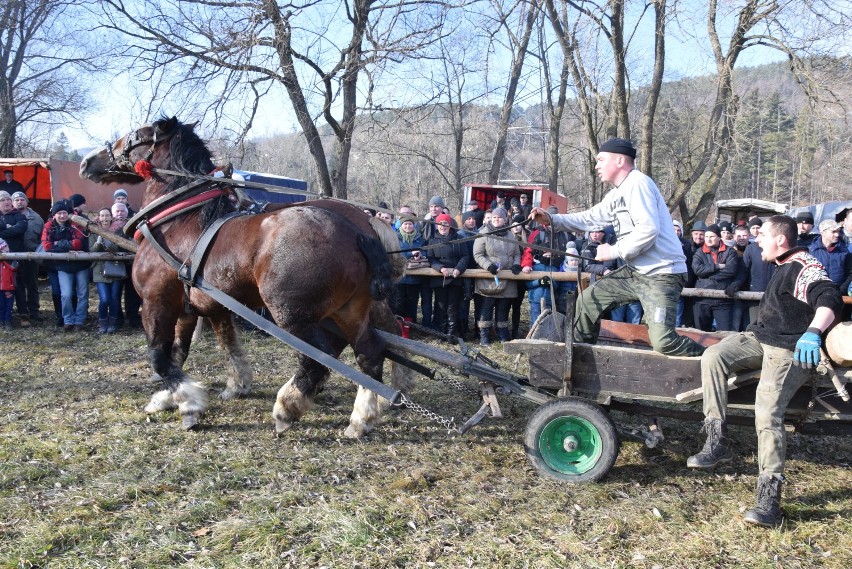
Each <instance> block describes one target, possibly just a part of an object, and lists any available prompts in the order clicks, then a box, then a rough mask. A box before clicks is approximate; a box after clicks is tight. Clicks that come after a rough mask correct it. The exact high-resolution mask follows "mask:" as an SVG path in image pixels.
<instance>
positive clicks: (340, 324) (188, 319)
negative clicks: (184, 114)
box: [80, 117, 406, 437]
mask: <svg viewBox="0 0 852 569" xmlns="http://www.w3.org/2000/svg"><path fill="white" fill-rule="evenodd" d="M193 126H194V125H187V124H182V123H180V122H179V121H178V120H177V119H176V118H174V117H172V118H171V119H165V118H164V119H160V120H157V121H155V122H154V123H152V124H149V125H146V126H143V127H141V128H139V129H138V130H136V131H133V132H130V133H128V134H127V135H125V136H124V137H123V138H121V139H119V140H117V141H116V142H114V143H112V144H109V143H107V145H106V146H105V147H104V148H101V149H96V150H93V151H92V152H90V153H89V154H88V155H87V156H86V157H85V158H84V159H83V161H82V163H81V164H80V176H81V177H83V178H88V179H90V180H93V181H95V182H103V183H107V182H119V183H138V182H139V181H140V179H142V176H140V175H139V174H137V173H136V171H135V166H136V165H137V163H140V164H143V165H147V164H150V166H152V167H153V168H154V169H155V170H154V174H153V175H152V176H151V178H150V180H149V181H148V184H147V187H146V189H145V194H144V197H143V206H145V205H147V204H149V203H151V202H152V201H154V200H155V199H157V198H158V197H160V196H162V195H165V194H166V193H168V192H170V191H173V190H176V189H178V188H181V187H184V186H185V185H186V184H188V183H189V182H190V181H192V180H193V179H194V178H195V176H197V175H199V174H201V175H206V174H208V173H209V172H211V171H212V170H213V168H214V165H213V163H212V161H211V155H210V152H209V151H208V149H207V148H206V146H205V145H204V143H203V141H202V140H201V139H200V138H199V137H198V136H197V135H196V134H195V132H194V131H193ZM156 169H162V170H171V171H176V172H180V173H182V174H185V176H178V175H166V174H161V173H158V172H157V170H156ZM141 171H142V172H143V173H145V172H144V169H141ZM222 186H224V184H223V185H222ZM228 188H230V186H228ZM236 203H237V200H236V199H235V196H234V195H233V192H232V190H230V189H228V190H227V193H225V194H224V195H221V196H220V197H217V198H214V199H212V200H211V201H209V202H208V203H206V204H205V205H203V206H202V207H201V208H199V209H195V210H192V211H189V212H187V213H183V214H181V215H179V216H178V217H175V218H173V219H170V220H169V221H166V222H165V223H163V224H162V225H159V226H158V227H156V228H155V229H153V230H152V232H153V235H154V236H155V237H156V238H157V240H158V241H159V242H160V243H161V244H162V245H163V246H164V247H165V248H166V249H167V250H168V251H171V253H172V254H173V255H174V256H175V257H176V258H177V259H179V260H181V261H183V260H184V259H186V258H187V257H189V256H190V254H191V251H192V248H193V246H194V245H195V243H196V241H197V240H198V238H199V236H200V235H201V233H202V231H203V229H204V228H205V227H207V226H208V225H209V224H210V223H212V222H213V221H215V219H217V218H219V217H221V216H222V215H224V214H226V213H228V212H231V211H233V210H234V209H235V208H236V205H235V204H236ZM359 236H362V237H360V238H359ZM383 243H384V244H385V245H384V247H383V245H382V244H383ZM397 246H398V241H397V239H396V236H395V234H394V233H393V230H392V229H390V228H389V227H388V226H387V225H386V224H384V223H382V222H381V221H378V220H375V221H373V220H371V219H370V218H368V217H367V216H365V215H364V213H363V212H362V211H361V210H360V209H358V208H356V207H354V206H351V205H349V204H346V203H343V202H339V201H334V200H316V201H309V202H304V203H302V204H297V205H295V206H293V207H288V208H286V209H280V210H278V211H275V212H272V213H264V214H257V215H244V216H239V217H236V218H235V219H232V220H230V221H228V222H227V223H226V224H225V225H224V227H222V229H221V230H220V231H219V233H218V234H217V235H216V237H215V240H214V242H213V244H212V245H211V246H210V248H209V250H208V253H207V257H206V262H205V264H204V266H203V269H202V270H201V271H200V273H199V274H200V275H201V276H202V277H203V278H204V279H205V280H206V281H207V282H208V283H210V284H211V285H212V286H214V287H216V288H218V289H219V290H221V291H223V292H224V293H225V294H228V295H230V296H231V297H233V298H235V299H236V300H238V301H239V302H241V303H243V304H245V305H246V306H248V307H250V308H259V307H261V306H266V307H267V309H269V311H270V313H271V314H272V317H273V318H274V320H275V323H276V324H277V325H278V326H280V327H281V328H283V329H284V330H287V331H288V332H290V333H291V334H293V335H295V336H297V337H298V338H301V339H302V340H304V341H306V342H308V343H310V344H311V345H313V346H315V347H317V348H320V349H321V350H323V351H324V352H326V353H328V354H330V355H332V356H334V357H338V356H339V355H340V353H341V352H342V351H343V349H344V348H345V347H346V346H347V345H350V346H352V349H353V351H354V353H355V356H356V361H357V362H358V366H359V367H360V368H361V370H362V371H363V372H364V373H365V374H367V375H369V376H371V377H373V378H374V379H376V380H379V381H381V377H382V367H383V363H384V355H383V351H384V343H383V342H382V341H381V340H380V339H379V337H378V335H377V334H376V333H375V332H374V330H373V326H376V327H378V328H380V329H383V330H386V331H390V332H395V333H398V329H397V327H396V324H395V321H394V319H393V314H392V313H391V311H390V309H389V308H388V305H387V302H385V301H383V300H379V299H381V298H382V297H385V296H387V294H388V293H389V292H390V290H391V288H392V286H391V284H392V279H393V278H395V277H396V276H398V275H399V274H400V273H401V272H402V259H401V257H400V255H398V254H396V255H387V254H386V251H387V250H394V249H396V248H397ZM133 284H134V286H135V287H136V290H137V291H138V292H139V294H140V296H141V297H142V299H143V305H142V319H143V325H144V328H145V332H146V334H147V338H148V360H149V363H150V365H151V368H152V370H153V372H154V376H153V378H152V379H153V380H154V381H156V382H162V383H163V388H162V389H161V390H159V391H158V392H156V393H155V394H154V395H153V397H152V398H151V401H150V403H149V404H148V405H147V406H146V407H145V410H146V412H149V413H153V412H157V411H162V410H167V409H173V408H175V407H177V409H178V410H179V411H180V414H181V416H182V418H183V425H184V427H185V428H193V427H194V426H195V425H196V424H197V423H198V421H199V418H200V417H201V415H202V414H203V413H204V411H205V410H206V409H207V394H206V389H205V388H204V387H203V386H201V385H199V384H198V383H196V382H194V381H192V380H191V379H190V378H189V377H188V376H187V375H186V374H185V373H184V372H183V370H182V368H183V364H184V362H185V360H186V358H187V355H188V353H189V347H190V342H191V340H192V332H193V330H194V328H195V325H196V322H197V320H198V316H204V317H207V318H209V319H210V322H211V325H212V328H213V330H214V332H215V334H216V336H217V339H218V341H219V344H220V345H221V346H222V348H223V350H224V351H225V353H226V354H227V357H228V359H229V361H230V364H231V367H232V370H231V371H232V374H231V376H230V377H229V379H228V381H227V386H226V388H225V390H224V391H223V392H222V393H221V394H220V397H221V398H222V399H231V398H233V397H239V396H243V395H246V394H247V393H248V391H249V388H250V386H251V383H252V371H251V366H250V365H249V363H248V362H247V360H246V356H245V353H244V351H243V349H242V346H241V345H240V343H239V341H238V339H237V336H236V333H235V329H234V324H233V320H232V317H231V314H230V312H229V311H228V310H227V309H225V308H224V307H223V306H221V305H220V304H218V303H216V302H215V301H213V300H212V299H211V298H210V297H208V296H207V295H205V294H204V293H202V292H200V291H199V290H197V289H191V292H190V295H189V304H190V306H191V308H192V310H191V311H187V310H186V309H185V305H184V302H185V290H184V286H183V283H182V282H181V281H180V280H178V278H177V274H176V271H175V270H174V269H173V268H171V267H170V266H169V265H168V264H167V263H166V262H165V261H164V260H163V259H162V258H161V257H160V255H159V254H158V253H157V251H156V250H155V249H154V248H153V247H152V246H151V244H150V243H149V242H148V240H143V241H142V243H141V245H140V247H139V250H138V252H137V254H136V260H135V261H134V264H133ZM329 322H330V323H332V324H333V325H332V326H328V325H326V326H323V325H322V324H321V323H325V324H328V323H329ZM330 328H331V329H336V332H334V333H332V332H329V329H330ZM393 368H394V369H393V373H392V381H393V382H394V383H395V384H397V385H399V386H401V384H402V382H403V381H405V380H406V377H405V375H404V374H405V371H404V368H403V369H401V368H402V366H396V365H394V366H393ZM328 375H329V370H328V368H326V367H325V366H323V365H321V364H319V363H317V362H315V361H314V360H312V359H310V358H308V357H307V356H304V355H303V354H299V356H298V367H297V369H296V370H295V373H294V374H293V376H292V378H291V379H290V380H289V381H288V382H287V383H286V384H285V385H284V386H283V387H281V389H280V390H279V391H278V395H277V398H276V402H275V406H274V407H273V410H272V417H273V419H274V420H275V430H276V432H277V433H280V432H282V431H284V430H286V429H288V428H289V427H290V426H292V424H293V423H294V422H295V421H298V420H299V419H300V418H301V417H302V416H303V415H304V414H305V412H306V411H307V410H308V409H309V408H310V406H311V403H312V401H313V399H314V396H315V395H316V394H317V392H318V390H319V389H320V388H321V387H322V385H323V384H324V382H325V381H326V380H327V378H328ZM380 412H381V409H380V404H379V401H378V398H377V396H376V395H375V393H373V392H371V391H368V390H366V389H364V388H360V387H359V390H358V395H357V397H356V400H355V406H354V409H353V411H352V416H351V419H350V424H349V426H348V428H347V429H346V435H347V436H350V437H359V436H361V435H363V434H365V433H367V432H369V431H370V430H371V429H372V428H373V427H374V426H375V423H376V421H377V420H378V418H379V416H380Z"/></svg>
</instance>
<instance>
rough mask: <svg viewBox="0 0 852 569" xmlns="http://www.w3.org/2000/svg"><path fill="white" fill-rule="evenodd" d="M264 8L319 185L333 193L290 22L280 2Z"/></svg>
mask: <svg viewBox="0 0 852 569" xmlns="http://www.w3.org/2000/svg"><path fill="white" fill-rule="evenodd" d="M264 9H265V11H266V15H267V17H269V19H270V21H272V25H273V27H274V29H275V41H276V43H275V50H276V52H277V53H278V59H279V68H280V71H281V76H282V78H283V81H282V82H283V83H284V87H285V88H286V89H287V94H288V95H289V97H290V103H291V104H292V105H293V110H294V111H295V113H296V120H298V121H299V126H301V127H302V132H303V133H304V135H305V140H306V141H307V143H308V150H309V151H310V153H311V158H312V159H313V161H314V167H315V168H316V172H317V180H318V181H319V184H320V193H321V194H322V195H323V196H326V197H332V196H333V195H334V192H333V187H332V184H331V176H329V172H328V163H327V162H326V157H325V149H324V148H323V146H322V140H320V135H319V131H318V130H317V127H316V125H315V124H314V121H313V120H312V119H311V114H310V112H309V111H308V103H307V101H306V100H305V96H304V93H303V92H302V86H301V85H300V84H299V77H298V76H297V75H296V67H295V65H294V61H293V50H292V46H291V43H290V42H291V39H292V36H291V29H290V23H289V22H288V21H287V20H285V19H284V18H282V16H281V13H280V12H279V10H278V3H277V2H274V1H273V0H264Z"/></svg>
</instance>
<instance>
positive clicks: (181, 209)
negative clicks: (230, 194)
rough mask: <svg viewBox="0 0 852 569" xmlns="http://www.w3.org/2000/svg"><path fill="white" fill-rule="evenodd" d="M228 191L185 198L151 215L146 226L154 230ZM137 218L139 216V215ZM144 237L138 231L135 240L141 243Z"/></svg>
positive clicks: (221, 189)
mask: <svg viewBox="0 0 852 569" xmlns="http://www.w3.org/2000/svg"><path fill="white" fill-rule="evenodd" d="M227 191H228V190H226V189H224V188H214V189H212V190H207V191H205V192H201V193H200V194H195V195H194V196H189V197H187V198H184V199H182V200H181V201H179V202H177V203H174V204H172V205H170V206H168V207H165V208H163V209H161V210H160V211H157V212H156V213H154V214H153V215H151V217H149V218H148V220H147V221H146V223H145V224H146V225H147V226H148V228H149V229H153V228H154V227H157V226H158V225H162V224H163V223H165V222H167V221H169V220H170V219H173V218H175V217H177V216H178V215H181V214H183V213H187V212H190V211H192V210H194V209H197V208H199V207H201V206H202V205H204V204H205V203H206V202H208V201H210V200H213V199H216V198H218V197H220V196H222V195H224V194H225V193H227ZM140 213H143V212H140ZM144 213H146V214H149V215H150V214H151V210H148V211H146V212H144ZM135 217H139V216H138V215H137V216H135ZM131 221H132V220H131ZM143 237H144V235H143V234H142V232H141V231H139V230H138V229H137V230H136V232H135V233H134V234H133V239H134V240H136V242H141V241H142V238H143Z"/></svg>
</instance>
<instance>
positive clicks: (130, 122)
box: [61, 14, 783, 149]
mask: <svg viewBox="0 0 852 569" xmlns="http://www.w3.org/2000/svg"><path fill="white" fill-rule="evenodd" d="M695 16H696V18H698V16H699V15H698V14H696V15H695ZM687 18H688V17H687V16H681V18H680V23H681V25H682V27H687V26H690V25H693V26H694V27H695V29H696V30H697V31H696V32H695V35H696V37H695V38H690V37H688V36H687V32H683V31H678V28H677V27H676V26H674V25H670V26H669V33H668V34H667V36H668V37H667V45H666V48H667V49H666V79H667V80H676V79H680V78H683V77H692V76H698V75H704V74H708V73H712V72H713V70H714V66H713V63H712V55H711V53H710V49H709V46H708V45H707V44H706V39H705V38H706V33H705V32H702V31H701V28H702V26H704V25H706V24H704V22H703V20H702V21H698V20H696V21H695V22H694V24H691V23H690V22H689V21H688V20H687ZM645 20H646V22H647V23H648V25H647V26H646V29H642V28H640V29H639V30H638V31H637V37H636V38H635V39H634V42H633V45H632V46H631V50H630V54H631V57H632V58H633V62H634V63H635V64H638V65H646V64H647V65H648V66H650V61H651V57H652V56H653V53H652V49H653V46H652V39H650V38H652V37H653V35H652V33H653V31H652V29H651V28H650V25H651V18H648V17H647V16H646V18H645ZM721 27H722V26H720V28H721ZM646 38H647V39H646ZM780 60H783V56H782V55H781V54H780V53H778V52H777V51H774V50H770V49H768V48H760V47H756V48H750V49H748V50H746V51H745V52H743V54H742V56H741V57H740V60H739V61H738V64H737V65H738V67H744V66H754V65H760V64H763V63H768V62H771V61H780ZM527 62H528V64H533V63H534V62H536V60H535V59H533V58H528V59H527ZM646 62H647V63H646ZM108 85H109V88H106V89H101V91H100V108H101V111H100V112H97V113H94V114H93V115H91V116H90V117H89V118H88V120H86V122H85V124H84V125H83V126H82V127H73V126H70V125H69V126H66V127H64V128H62V129H61V131H62V132H64V133H65V135H66V136H67V137H68V140H69V143H70V146H71V148H73V149H81V148H87V147H93V146H100V145H102V144H103V143H104V141H105V140H113V139H114V138H115V137H116V136H117V135H118V136H120V135H123V134H125V133H126V132H128V131H129V130H131V129H132V128H135V127H137V126H139V125H140V124H142V122H143V121H144V118H145V117H144V116H143V115H144V112H145V110H144V108H143V105H142V104H140V103H139V102H138V100H137V99H136V98H134V97H129V96H128V93H139V92H140V91H141V92H144V91H145V88H146V87H145V85H144V84H134V83H133V81H132V79H130V78H128V77H124V80H123V81H122V80H115V81H112V82H111V83H109V84H108ZM104 86H105V87H106V85H104ZM637 86H638V85H635V84H634V85H633V87H637ZM519 95H520V96H519V100H524V101H525V104H535V103H537V102H538V101H539V99H540V97H537V96H536V95H535V93H532V94H530V93H526V94H523V93H521V94H519ZM525 95H526V96H525ZM530 95H531V96H530ZM137 96H142V97H144V95H137ZM500 96H502V94H500ZM491 102H494V103H498V104H499V103H500V101H491ZM261 105H262V107H261V109H260V111H259V113H258V117H257V118H256V120H255V122H254V124H255V126H254V128H253V129H252V131H251V133H250V135H249V136H250V137H252V138H257V137H265V136H270V135H274V134H281V133H286V132H293V131H294V130H295V129H297V128H298V125H297V122H296V120H295V115H294V113H293V111H292V108H291V105H290V102H289V100H288V99H287V98H286V93H285V91H284V88H283V86H278V87H276V88H274V89H273V93H272V94H270V95H267V96H266V98H265V100H264V101H263V102H262V103H261ZM180 107H181V105H180V104H179V103H178V104H175V105H174V108H168V105H164V106H163V107H162V109H160V110H161V111H162V112H163V113H168V114H176V113H180V110H179V109H180ZM159 114H160V113H156V115H159ZM178 118H180V119H181V120H184V121H192V120H196V117H191V116H179V117H178ZM203 126H204V125H203V124H202V128H203ZM202 132H203V131H202ZM206 134H207V135H209V134H210V133H206Z"/></svg>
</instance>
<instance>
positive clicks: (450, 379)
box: [435, 371, 479, 397]
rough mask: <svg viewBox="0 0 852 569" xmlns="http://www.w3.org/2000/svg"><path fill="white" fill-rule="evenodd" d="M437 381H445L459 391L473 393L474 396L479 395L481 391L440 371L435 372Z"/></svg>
mask: <svg viewBox="0 0 852 569" xmlns="http://www.w3.org/2000/svg"><path fill="white" fill-rule="evenodd" d="M435 381H443V382H444V383H446V384H447V385H449V386H450V387H454V388H456V389H457V390H458V391H462V392H464V393H467V394H468V395H473V396H474V397H479V391H477V390H476V389H474V388H472V387H471V386H469V385H468V384H466V383H464V382H462V381H459V380H458V379H456V378H454V377H450V376H446V375H444V374H443V373H441V372H439V371H437V372H435Z"/></svg>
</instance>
